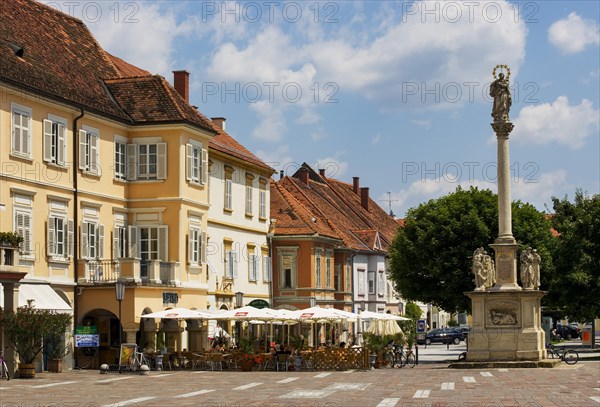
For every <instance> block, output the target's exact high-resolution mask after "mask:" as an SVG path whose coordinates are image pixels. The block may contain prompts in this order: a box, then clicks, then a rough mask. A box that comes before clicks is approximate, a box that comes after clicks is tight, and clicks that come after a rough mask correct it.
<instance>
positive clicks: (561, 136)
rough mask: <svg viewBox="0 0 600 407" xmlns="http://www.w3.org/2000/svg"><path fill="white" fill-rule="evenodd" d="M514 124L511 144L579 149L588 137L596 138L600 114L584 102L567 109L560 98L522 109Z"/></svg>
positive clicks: (588, 102)
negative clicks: (561, 146)
mask: <svg viewBox="0 0 600 407" xmlns="http://www.w3.org/2000/svg"><path fill="white" fill-rule="evenodd" d="M514 122H515V130H514V133H513V136H512V138H513V139H514V140H519V141H521V142H530V143H533V144H548V143H557V144H562V145H566V146H568V147H569V148H572V149H578V148H581V147H582V146H583V145H584V143H585V139H586V138H587V137H590V136H592V135H593V134H596V135H597V134H598V128H599V125H600V111H599V110H598V109H595V108H594V107H593V106H592V102H590V101H589V100H587V99H583V100H582V101H581V103H580V104H579V105H570V104H569V100H568V99H567V97H566V96H559V97H558V98H556V100H555V101H554V102H552V103H542V104H540V105H535V106H526V107H524V108H523V109H521V111H520V112H519V117H517V118H516V119H515V120H514Z"/></svg>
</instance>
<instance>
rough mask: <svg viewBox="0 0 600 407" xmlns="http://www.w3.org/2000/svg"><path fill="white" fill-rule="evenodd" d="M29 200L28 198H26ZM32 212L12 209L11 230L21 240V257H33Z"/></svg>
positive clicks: (18, 207)
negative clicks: (12, 222)
mask: <svg viewBox="0 0 600 407" xmlns="http://www.w3.org/2000/svg"><path fill="white" fill-rule="evenodd" d="M28 198H29V197H28ZM32 226H33V212H32V210H31V207H21V206H15V207H14V224H13V228H14V229H13V230H14V231H15V232H16V233H17V234H19V236H21V237H22V238H23V242H22V243H21V248H20V252H21V255H23V256H26V257H28V256H33V255H34V253H33V230H32Z"/></svg>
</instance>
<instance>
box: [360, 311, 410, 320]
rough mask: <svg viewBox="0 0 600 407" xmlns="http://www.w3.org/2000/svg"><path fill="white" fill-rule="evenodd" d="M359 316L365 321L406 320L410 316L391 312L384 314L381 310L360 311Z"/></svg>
mask: <svg viewBox="0 0 600 407" xmlns="http://www.w3.org/2000/svg"><path fill="white" fill-rule="evenodd" d="M360 317H361V318H362V319H364V320H365V321H373V320H382V321H408V320H410V318H405V317H401V316H398V315H393V314H384V313H382V312H373V311H362V312H361V313H360Z"/></svg>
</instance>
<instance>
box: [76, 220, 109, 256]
mask: <svg viewBox="0 0 600 407" xmlns="http://www.w3.org/2000/svg"><path fill="white" fill-rule="evenodd" d="M81 257H83V258H86V259H102V258H104V226H103V225H100V224H98V223H96V222H89V221H83V223H82V224H81Z"/></svg>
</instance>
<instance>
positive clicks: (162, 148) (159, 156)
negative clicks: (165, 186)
mask: <svg viewBox="0 0 600 407" xmlns="http://www.w3.org/2000/svg"><path fill="white" fill-rule="evenodd" d="M156 178H157V179H167V143H158V144H157V145H156Z"/></svg>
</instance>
